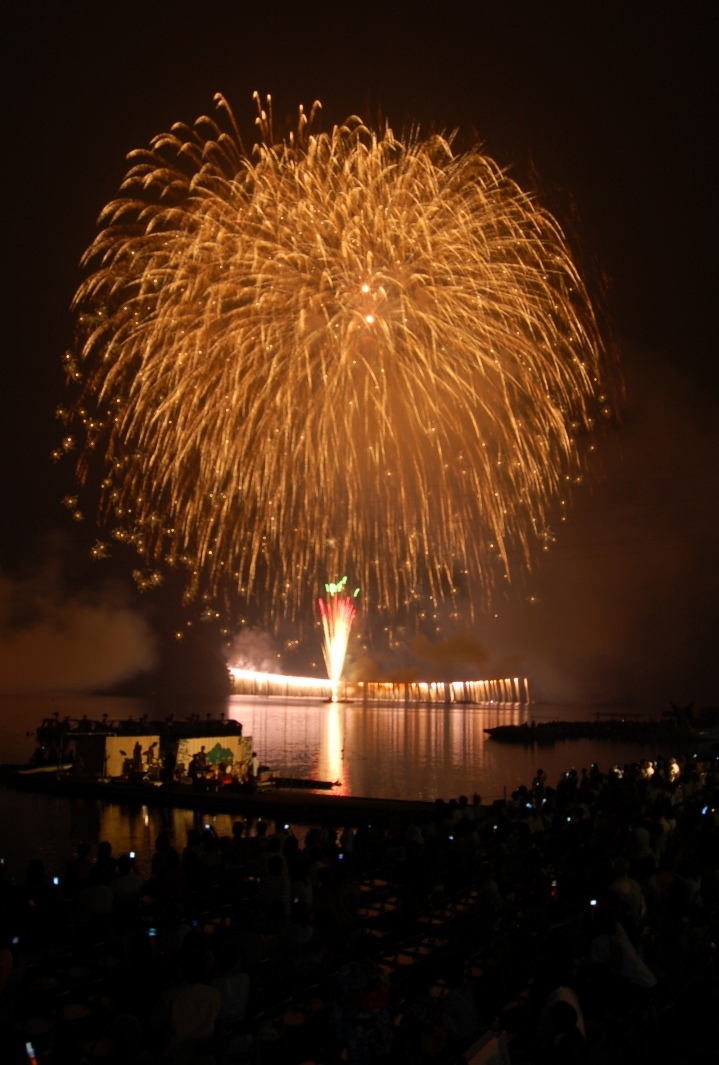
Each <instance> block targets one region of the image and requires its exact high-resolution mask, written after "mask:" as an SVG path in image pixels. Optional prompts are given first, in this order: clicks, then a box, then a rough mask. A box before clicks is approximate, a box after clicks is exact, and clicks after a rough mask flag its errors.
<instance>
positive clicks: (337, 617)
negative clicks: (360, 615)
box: [318, 577, 359, 703]
mask: <svg viewBox="0 0 719 1065" xmlns="http://www.w3.org/2000/svg"><path fill="white" fill-rule="evenodd" d="M346 584H347V578H346V577H343V578H342V580H341V581H339V582H338V583H337V584H326V585H325V592H326V593H327V598H326V600H325V599H322V597H320V598H319V599H318V604H319V608H320V617H321V618H322V628H323V630H324V646H323V648H322V651H323V654H324V656H325V664H326V666H327V675H328V677H329V679H330V683H331V685H332V702H333V703H336V702H337V700H338V692H339V683H340V680H341V678H342V667H343V666H344V661H345V655H346V654H347V644H348V643H349V638H350V631H351V629H352V622H353V621H354V619H355V615H356V614H357V610H356V608H355V605H354V603H353V599H356V598H357V596H358V595H359V588H356V589H355V591H354V594H353V595H351V596H350V595H348V594H347V592H346V591H345V586H346Z"/></svg>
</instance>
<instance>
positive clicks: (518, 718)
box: [0, 696, 673, 877]
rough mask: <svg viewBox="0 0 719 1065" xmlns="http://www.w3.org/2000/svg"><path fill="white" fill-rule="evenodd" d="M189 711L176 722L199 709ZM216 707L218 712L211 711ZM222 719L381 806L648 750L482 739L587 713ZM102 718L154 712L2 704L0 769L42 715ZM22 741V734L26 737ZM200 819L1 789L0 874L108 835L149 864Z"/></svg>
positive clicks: (292, 707)
mask: <svg viewBox="0 0 719 1065" xmlns="http://www.w3.org/2000/svg"><path fill="white" fill-rule="evenodd" d="M205 709H206V708H201V707H188V708H183V710H182V711H179V710H178V711H177V712H176V716H183V715H184V714H185V713H189V712H196V711H197V712H202V713H204V711H205ZM221 709H222V707H215V708H214V710H215V714H217V713H219V711H220V710H221ZM224 710H225V713H227V714H228V715H229V716H230V717H232V718H234V719H236V720H238V721H241V722H242V724H243V731H244V734H245V735H246V736H252V737H253V746H254V748H255V749H256V750H257V752H258V755H259V757H260V761H261V763H263V764H266V765H269V766H270V767H271V768H272V769H273V770H274V771H275V772H278V773H281V774H283V775H286V776H298V777H312V778H315V779H320V780H333V781H335V780H338V781H340V786H339V787H338V788H337V789H336V793H339V794H344V795H364V796H372V797H380V798H397V799H402V798H413V799H425V800H429V801H431V800H433V799H435V798H437V797H442V798H445V799H449V798H452V797H455V796H458V795H462V794H464V795H470V796H471V795H472V794H473V793H474V792H475V791H478V792H479V794H480V795H481V796H482V798H483V800H484V801H486V802H488V801H491V800H493V799H495V798H502V797H503V796H504V795H509V794H510V793H511V792H512V791H513V790H514V789H515V788H516V787H518V786H519V785H520V784H523V783H526V784H529V783H531V780H532V777H533V776H534V774H535V773H536V770H537V768H538V767H539V766H541V767H542V768H543V769H544V770H545V772H546V773H547V774H548V778H549V782H550V783H552V784H553V783H555V782H556V780H557V779H558V778H559V776H560V774H561V773H562V772H564V771H565V770H566V769H568V768H570V767H571V766H576V767H577V768H578V769H580V768H581V767H583V766H589V765H590V763H591V762H597V763H598V764H599V765H600V767H602V768H607V767H609V766H610V765H613V764H615V763H620V764H623V763H624V762H629V761H634V760H636V759H639V758H647V757H651V756H652V755H654V754H662V753H673V752H671V751H666V752H664V751H654V750H649V749H645V748H642V747H639V746H638V745H637V744H617V743H609V742H603V743H598V742H593V741H589V740H578V741H565V742H562V743H558V744H554V745H551V746H542V747H535V748H531V747H527V748H525V747H519V746H515V745H510V744H501V743H497V742H496V741H493V740H491V739H489V738H488V737H487V736H486V735H485V733H484V729H485V728H490V727H492V726H493V725H497V724H519V723H521V722H522V721H525V720H529V719H530V718H531V719H533V720H550V719H552V718H562V719H565V720H566V719H572V720H574V719H581V718H587V717H590V718H591V717H593V716H594V714H595V713H596V711H595V710H594V709H591V708H586V707H584V708H571V707H561V708H557V707H554V708H553V707H549V706H547V707H537V706H532V707H531V709H530V710H526V709H521V708H505V709H484V708H478V707H468V706H449V707H445V706H413V707H407V708H406V707H405V706H403V705H402V706H381V707H380V706H373V707H366V708H365V707H362V706H361V705H359V704H338V705H331V704H328V703H324V702H314V701H310V700H295V701H291V700H282V701H280V700H274V699H272V700H267V699H251V698H247V697H242V696H232V697H230V698H229V699H228V700H227V703H226V705H225V706H224ZM54 712H57V713H58V714H59V715H60V716H61V717H65V716H66V715H69V716H70V717H80V716H81V715H82V714H86V715H87V716H88V717H90V718H100V717H101V716H102V715H103V714H105V713H106V714H108V716H109V717H110V718H121V717H129V716H131V715H132V716H135V717H139V716H141V715H142V714H143V713H146V712H147V713H149V714H150V715H151V716H152V714H153V709H152V707H150V706H149V705H148V704H145V703H143V702H142V701H140V700H133V699H117V698H107V697H102V698H101V697H90V696H87V697H69V696H68V697H58V698H52V699H49V698H47V697H45V698H43V699H36V698H19V697H18V698H10V697H0V715H2V722H3V728H2V732H1V733H0V761H1V762H22V761H25V760H27V757H28V756H29V754H30V753H31V751H32V749H33V738H32V735H33V733H34V729H35V728H36V726H37V725H38V724H39V723H40V721H41V720H42V718H43V717H47V716H49V715H51V714H52V713H54ZM27 733H30V736H29V737H28V735H27ZM208 820H210V821H212V823H213V824H214V825H215V827H216V828H217V831H218V832H219V833H220V834H223V833H225V832H229V831H230V826H231V821H232V819H231V818H230V816H229V815H218V816H213V817H211V818H208ZM204 821H205V818H204V817H203V816H202V815H201V814H196V813H194V812H192V811H185V810H175V811H165V812H163V811H159V810H154V809H149V808H142V809H139V810H138V809H131V808H129V807H123V806H117V805H108V804H105V803H100V802H97V801H93V802H89V801H84V800H82V801H81V800H72V801H71V800H66V799H57V798H52V797H46V796H34V795H19V794H16V793H15V792H13V791H9V790H6V789H0V854H2V855H3V856H4V857H5V859H6V869H7V870H8V871H9V873H10V875H12V876H14V877H18V876H21V875H22V873H23V871H24V868H25V865H26V863H27V861H28V860H29V858H31V857H34V856H41V857H43V858H44V860H45V862H46V866H47V868H48V870H49V871H52V872H55V871H57V872H58V873H61V872H62V869H63V868H64V865H65V862H66V860H67V858H68V857H69V856H70V854H71V853H72V851H73V847H74V845H75V844H76V843H77V842H78V841H80V840H86V841H87V842H89V843H96V842H97V841H99V840H100V839H109V840H110V841H111V842H112V844H113V847H114V850H115V853H117V854H119V853H122V852H125V851H129V850H134V851H136V852H137V854H138V858H140V859H141V860H142V861H147V860H148V858H149V855H150V854H151V853H152V850H153V847H154V840H155V837H156V836H157V835H158V833H159V832H160V831H161V830H163V829H167V830H169V831H170V833H171V834H172V835H173V836H174V838H175V841H176V843H177V844H178V845H179V846H184V842H185V837H186V834H187V830H188V829H189V828H191V827H192V826H193V825H201V824H202V823H203V822H204Z"/></svg>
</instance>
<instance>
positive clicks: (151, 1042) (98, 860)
mask: <svg viewBox="0 0 719 1065" xmlns="http://www.w3.org/2000/svg"><path fill="white" fill-rule="evenodd" d="M652 771H653V775H651V776H650V775H649V774H650V772H652ZM718 790H719V766H718V764H717V762H716V760H715V759H711V760H707V761H702V760H701V759H691V760H689V759H687V760H685V761H683V762H682V761H680V762H679V763H673V762H666V763H659V764H657V766H656V769H654V766H652V765H651V764H649V763H644V764H643V765H642V766H634V767H627V769H626V770H625V772H624V773H623V774H621V775H620V773H618V772H611V773H609V774H603V773H601V772H600V771H599V770H598V769H597V768H596V767H593V768H592V770H591V771H590V772H589V773H582V774H581V775H579V774H576V773H570V774H567V775H565V776H563V777H562V779H561V780H560V781H559V782H558V783H557V785H556V786H555V787H548V786H547V783H546V782H544V781H542V780H537V781H535V782H534V783H533V784H532V785H531V786H527V787H526V788H521V789H519V790H518V791H517V792H516V793H515V794H514V796H513V797H512V801H511V802H510V803H508V804H506V805H505V804H495V805H494V806H493V807H491V808H485V807H482V806H481V804H480V803H479V802H476V803H475V802H467V801H466V800H463V799H461V800H459V801H458V802H451V803H437V804H434V805H433V806H432V807H429V808H428V807H427V806H426V805H425V806H403V805H402V804H397V803H393V804H382V803H377V804H373V806H372V808H371V809H370V808H369V807H365V808H364V809H360V808H359V806H357V805H355V809H356V812H357V814H358V820H357V822H356V826H355V827H351V828H348V827H347V826H348V825H349V824H350V818H348V817H347V816H346V815H347V811H348V810H349V809H350V807H349V806H347V805H345V804H343V802H342V801H338V800H336V799H334V798H332V797H331V796H326V795H324V796H316V797H313V798H316V799H318V800H321V801H322V803H323V806H322V807H318V808H319V809H322V810H323V811H324V813H323V815H322V820H323V821H324V827H316V828H314V829H312V830H310V831H309V832H308V834H307V836H306V838H305V841H304V846H300V845H299V843H298V841H297V839H296V838H295V837H293V836H292V835H291V834H286V833H284V832H282V833H275V834H271V835H268V833H267V831H266V827H267V826H266V824H265V822H264V821H263V820H259V821H258V820H257V818H258V816H262V815H264V814H265V813H269V811H265V810H264V809H260V810H259V812H258V810H257V809H249V810H248V811H246V816H247V817H248V818H252V822H251V824H250V825H247V824H246V823H245V821H244V820H240V819H239V817H238V822H237V823H236V828H235V832H234V834H233V836H232V837H231V838H230V837H224V838H219V839H218V837H217V836H216V835H215V833H214V832H212V831H211V830H207V831H205V832H203V833H197V832H194V831H193V832H191V833H190V834H189V836H188V838H187V840H176V841H173V840H170V839H169V838H167V837H160V839H159V840H158V846H157V850H156V853H155V855H154V857H153V861H152V868H151V869H150V870H147V871H146V877H145V878H141V877H139V876H138V875H137V872H136V870H135V869H134V867H133V861H132V859H131V858H130V857H129V856H121V857H120V858H119V860H117V861H116V860H115V858H114V856H113V855H112V853H111V847H109V844H100V846H99V848H98V853H97V855H90V854H86V853H85V848H84V847H82V846H80V847H79V848H78V854H77V855H75V856H73V858H71V860H70V861H69V862H68V866H67V870H66V873H65V876H64V877H63V878H62V880H61V883H60V884H59V885H54V884H53V883H52V882H50V881H49V880H48V878H47V877H46V875H45V872H44V869H43V867H42V863H41V862H34V863H31V865H30V867H29V869H28V871H27V875H26V877H25V879H24V881H23V882H22V883H18V884H9V883H7V882H5V881H4V880H2V878H0V1023H1V1024H2V1032H1V1033H0V1037H1V1045H2V1046H3V1048H9V1050H7V1051H4V1056H3V1058H2V1060H3V1062H4V1061H6V1060H7V1061H8V1062H14V1061H24V1062H27V1061H28V1060H29V1055H31V1054H32V1053H33V1052H34V1054H35V1056H36V1059H37V1060H38V1061H39V1062H41V1063H45V1062H47V1063H48V1065H50V1063H65V1062H68V1063H73V1065H75V1063H82V1062H87V1063H100V1062H103V1063H108V1065H110V1063H118V1065H120V1063H123V1065H124V1063H135V1062H136V1063H146V1065H150V1063H155V1062H157V1063H168V1065H225V1063H226V1065H232V1063H238V1065H239V1063H242V1062H259V1061H262V1062H269V1063H271V1062H278V1063H280V1062H281V1063H287V1065H294V1063H297V1065H299V1063H301V1062H318V1063H320V1062H322V1063H325V1065H332V1063H336V1062H340V1061H349V1062H373V1061H378V1062H379V1061H386V1062H398V1063H404V1062H407V1063H410V1062H411V1063H413V1065H415V1063H419V1065H430V1063H437V1065H451V1063H452V1065H453V1063H455V1062H461V1061H464V1060H466V1059H467V1054H468V1048H470V1047H473V1046H476V1044H477V1041H478V1040H481V1039H482V1038H483V1037H487V1038H491V1039H495V1045H496V1038H497V1034H498V1033H502V1035H501V1045H504V1046H506V1052H507V1054H508V1056H509V1060H511V1062H512V1063H515V1065H516V1063H523V1062H524V1063H528V1065H532V1063H537V1065H544V1063H545V1062H546V1063H549V1062H569V1063H577V1065H579V1063H583V1062H604V1061H611V1062H616V1063H617V1065H621V1063H624V1062H627V1063H628V1062H630V1061H631V1062H639V1061H645V1060H646V1061H649V1060H652V1059H655V1058H656V1059H659V1057H661V1059H662V1060H667V1059H668V1058H671V1057H674V1059H675V1060H678V1061H689V1060H693V1059H694V1058H696V1059H697V1060H706V1061H711V1060H717V1056H718V1055H719V1037H718V1036H717V1033H716V1030H715V1028H716V1026H715V1023H714V1010H715V1008H716V1006H717V1005H718V1004H719V1000H718V999H717V991H718V989H719V984H718V982H717V972H716V961H715V958H716V954H717V949H716V944H717V942H719V940H718V939H717V937H718V936H719V927H718V924H719V827H718V825H717V815H716V814H715V812H714V807H715V806H716V807H717V809H719V794H717V792H718ZM260 798H261V799H262V800H263V801H264V795H262V796H260ZM296 798H297V800H298V802H306V800H307V799H308V798H309V796H304V795H303V796H296ZM252 799H253V800H256V799H257V797H255V796H253V797H252ZM282 799H283V797H282V796H278V795H277V794H274V795H272V801H273V803H275V802H281V801H282ZM357 802H358V800H355V804H357ZM274 809H275V807H273V811H274ZM330 810H333V811H334V814H333V816H330V814H329V811H330ZM283 813H284V815H285V816H280V817H278V818H277V822H278V824H282V823H283V821H284V820H285V819H286V820H288V821H289V820H292V821H294V822H295V823H298V821H297V814H296V810H294V809H293V810H292V811H291V812H290V809H289V808H288V807H287V806H285V808H284V811H283ZM308 823H313V822H312V820H311V818H310V819H309V822H308ZM240 826H241V827H240ZM330 826H331V827H330ZM173 844H174V846H173ZM30 1048H32V1049H30ZM505 1060H506V1059H505Z"/></svg>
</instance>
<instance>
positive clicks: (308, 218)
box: [60, 98, 603, 618]
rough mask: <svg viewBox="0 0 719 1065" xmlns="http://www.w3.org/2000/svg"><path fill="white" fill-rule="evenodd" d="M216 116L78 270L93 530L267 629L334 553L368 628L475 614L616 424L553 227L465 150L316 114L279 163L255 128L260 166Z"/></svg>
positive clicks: (164, 164) (127, 203)
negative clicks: (457, 595) (172, 570)
mask: <svg viewBox="0 0 719 1065" xmlns="http://www.w3.org/2000/svg"><path fill="white" fill-rule="evenodd" d="M217 102H218V108H219V118H218V122H217V123H216V122H215V121H213V120H211V119H209V118H207V117H205V118H202V119H200V120H198V122H197V123H196V124H195V125H194V126H193V127H187V126H183V125H177V126H174V127H173V128H172V130H171V131H170V132H169V133H165V134H162V135H161V136H159V137H157V138H155V140H154V141H153V142H152V144H151V146H150V148H149V149H147V150H144V151H139V152H133V153H132V154H131V155H130V157H129V159H130V166H129V169H128V173H127V176H126V179H125V181H124V183H123V185H122V187H121V191H120V196H119V198H118V199H116V200H115V201H113V202H112V203H110V204H109V205H108V206H107V208H106V209H105V210H104V211H103V213H102V215H101V218H100V231H99V233H98V236H97V237H96V239H95V241H94V243H93V244H92V245H91V247H90V248H89V249H88V251H87V253H86V255H85V258H84V266H85V268H86V270H87V276H86V279H85V281H84V282H83V283H82V285H81V286H80V288H79V290H78V292H77V295H76V297H75V301H74V310H75V313H76V320H77V340H76V345H75V349H74V351H73V352H71V353H69V354H68V355H67V356H66V370H67V373H68V376H69V377H70V379H71V382H73V383H74V387H75V388H76V397H77V398H76V399H75V401H74V404H73V406H72V407H71V409H70V410H69V412H67V413H65V412H61V416H62V417H63V418H64V420H65V421H66V423H67V424H68V429H67V436H66V438H65V441H64V444H63V448H64V450H71V449H73V448H74V447H75V446H76V443H75V439H74V437H73V435H72V431H73V429H72V427H73V426H75V428H76V429H78V430H79V434H80V435H81V436H82V437H83V438H84V439H83V441H82V442H80V441H78V442H77V447H78V449H79V455H80V457H79V461H78V467H77V468H78V476H79V479H80V481H81V482H83V483H86V485H91V484H94V483H95V482H94V478H95V477H96V476H97V472H98V470H99V469H100V468H101V467H102V472H101V473H100V475H99V481H100V483H99V484H97V485H96V489H97V491H98V495H99V500H100V502H99V516H100V521H101V523H104V524H105V525H107V526H108V527H109V528H111V529H112V530H113V535H114V536H115V537H117V538H118V539H121V540H125V541H126V542H129V543H131V544H134V546H135V547H136V548H137V549H138V550H139V551H140V553H141V554H142V555H143V556H144V558H145V559H146V561H147V563H148V565H150V566H154V565H156V564H160V563H162V562H163V561H168V560H169V561H170V562H173V561H176V560H177V559H181V558H182V559H184V560H185V561H186V562H187V564H188V565H189V566H190V569H191V577H190V582H189V583H190V587H191V590H192V591H197V590H199V589H203V590H209V591H212V592H214V591H217V590H218V589H221V588H225V587H229V586H233V587H234V588H236V589H237V590H239V592H240V594H241V595H244V596H246V597H247V598H250V597H251V596H256V597H257V598H258V599H262V600H264V602H265V605H266V607H267V610H268V613H270V614H273V615H275V616H283V615H284V616H287V617H290V618H296V617H297V616H298V615H299V614H300V613H301V612H302V611H303V610H304V609H305V608H306V607H307V606H308V604H309V599H308V596H309V595H311V591H310V589H312V588H313V587H314V588H316V587H317V586H318V585H319V584H320V574H321V573H322V572H323V570H324V568H325V566H326V564H327V552H326V544H327V543H330V542H332V543H334V544H335V545H336V547H335V551H336V558H337V560H338V563H337V564H338V565H340V566H352V568H353V570H354V571H355V572H356V574H357V576H358V578H359V582H360V583H361V584H362V586H363V589H364V591H365V601H366V602H369V603H372V604H373V605H374V607H376V608H377V607H379V608H380V609H388V610H389V609H391V610H393V611H402V610H403V608H405V607H406V606H407V604H408V603H409V601H410V600H411V597H412V594H413V591H414V589H416V588H418V587H424V588H427V589H428V590H429V592H430V594H432V595H433V596H436V597H442V596H445V595H447V594H450V595H451V593H452V589H453V587H454V586H455V583H456V581H457V580H458V578H459V579H464V580H466V582H467V584H468V594H469V598H470V605H471V606H476V605H478V603H479V600H478V599H477V597H478V596H482V597H483V596H484V594H485V591H486V589H487V588H488V587H489V586H490V585H491V583H492V581H493V579H494V576H495V571H498V572H499V573H503V572H504V571H505V570H506V569H507V568H508V553H509V552H510V550H514V549H519V551H520V552H521V555H522V556H523V557H524V559H525V561H527V562H529V561H530V560H531V556H532V554H533V551H534V549H535V545H536V544H537V542H538V538H539V537H540V535H541V533H542V531H543V530H544V528H545V527H546V513H547V509H548V507H549V505H550V504H551V503H552V502H553V501H555V500H556V498H557V496H558V493H559V491H560V489H562V488H563V486H564V482H565V480H566V479H567V478H568V477H571V476H574V475H575V474H576V473H577V472H578V470H579V468H580V467H579V462H578V449H577V442H576V437H577V434H578V433H579V432H581V431H582V430H583V429H586V428H588V427H590V426H591V424H592V422H593V420H594V417H595V408H596V410H597V411H598V410H599V409H600V408H601V406H602V404H603V400H602V397H601V396H600V395H599V388H600V386H599V377H600V370H601V365H602V361H603V354H602V347H601V342H600V339H599V334H598V329H597V325H596V322H595V318H594V315H593V311H592V308H591V305H590V301H589V298H588V296H587V293H586V291H585V288H584V286H583V283H582V281H581V278H580V276H579V274H578V272H577V270H576V268H575V266H574V264H573V262H572V260H571V257H570V255H569V252H568V249H567V246H566V241H565V239H564V236H563V234H562V232H561V230H560V228H559V226H558V224H557V223H556V222H555V220H554V219H553V218H552V217H551V216H550V215H548V214H547V213H546V212H545V211H543V210H542V209H541V208H540V207H538V206H537V205H536V204H535V203H534V202H533V201H532V200H531V199H530V198H529V197H528V196H527V195H526V194H525V193H523V192H522V190H521V189H520V188H519V187H518V186H517V185H516V184H515V183H514V182H513V181H511V180H510V179H509V178H508V177H507V175H506V174H505V173H503V172H502V171H501V170H500V168H499V167H498V166H497V165H496V164H495V163H494V162H493V161H492V160H491V159H490V158H488V157H487V156H485V155H483V154H481V152H479V151H470V152H467V153H464V154H455V153H454V151H453V147H452V140H451V138H449V139H447V138H443V137H440V136H432V137H429V138H428V139H421V138H420V137H419V135H418V134H411V135H409V136H408V137H406V138H404V139H398V138H396V137H395V135H394V134H393V133H392V131H391V129H389V128H385V129H384V131H383V132H381V133H375V132H372V131H370V130H368V129H367V128H366V127H365V126H364V125H363V124H362V123H361V122H360V120H359V119H356V118H352V119H348V120H347V122H346V123H345V124H344V125H341V126H336V127H334V128H333V129H332V131H331V132H330V133H314V132H313V121H312V115H310V116H309V117H308V116H306V115H305V114H304V113H303V112H302V110H301V109H300V121H299V125H298V129H297V132H296V133H294V134H292V135H290V136H288V137H287V138H286V139H285V140H284V141H281V142H279V141H277V139H276V138H275V137H274V135H273V131H272V117H271V113H270V114H266V113H265V112H264V111H261V112H260V115H259V118H258V126H259V133H260V139H259V143H258V144H257V145H255V147H254V149H253V151H252V152H251V153H247V152H246V151H245V148H244V146H243V143H242V139H241V137H240V135H239V132H238V130H237V126H236V124H235V121H234V118H233V117H232V114H231V112H230V110H229V108H228V107H227V105H226V103H225V101H224V100H223V99H222V98H218V101H217ZM258 106H259V105H258ZM60 450H61V451H62V450H63V449H60ZM462 574H466V575H467V577H466V578H461V577H459V575H462Z"/></svg>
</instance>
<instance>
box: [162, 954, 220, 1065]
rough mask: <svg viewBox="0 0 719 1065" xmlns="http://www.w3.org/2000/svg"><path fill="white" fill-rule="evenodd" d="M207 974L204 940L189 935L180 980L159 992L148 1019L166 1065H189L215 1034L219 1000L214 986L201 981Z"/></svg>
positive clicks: (183, 955) (218, 994)
mask: <svg viewBox="0 0 719 1065" xmlns="http://www.w3.org/2000/svg"><path fill="white" fill-rule="evenodd" d="M207 972H208V952H207V950H206V948H205V945H204V939H203V937H196V936H188V937H187V938H186V939H185V943H184V944H183V951H182V962H181V976H180V981H179V983H177V984H175V985H174V986H173V987H170V988H168V989H167V990H166V991H163V992H162V994H161V995H160V997H159V999H158V1000H157V1002H156V1004H155V1008H154V1010H153V1011H152V1017H151V1028H152V1031H153V1034H154V1036H155V1039H156V1044H157V1049H158V1052H159V1055H160V1057H159V1060H160V1061H162V1062H165V1063H167V1065H192V1063H193V1062H194V1061H195V1060H196V1058H197V1055H198V1052H199V1050H200V1048H201V1047H202V1045H203V1044H204V1043H209V1041H210V1040H211V1039H212V1036H213V1035H214V1033H215V1024H216V1021H217V1019H218V1017H219V1015H220V1011H221V1009H222V998H221V996H220V992H219V991H218V990H217V988H216V987H210V986H209V985H208V984H206V983H205V982H204V980H205V978H206V976H207Z"/></svg>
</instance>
